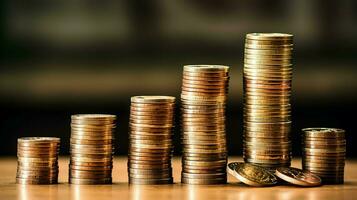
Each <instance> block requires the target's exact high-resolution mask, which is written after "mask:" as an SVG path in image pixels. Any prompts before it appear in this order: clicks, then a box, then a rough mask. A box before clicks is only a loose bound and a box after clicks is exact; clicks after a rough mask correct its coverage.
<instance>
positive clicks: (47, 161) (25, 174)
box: [16, 137, 60, 184]
mask: <svg viewBox="0 0 357 200" xmlns="http://www.w3.org/2000/svg"><path fill="white" fill-rule="evenodd" d="M59 148H60V139H59V138H54V137H24V138H19V139H18V140H17V158H18V162H17V174H16V182H17V183H20V184H55V183H57V182H58V152H59Z"/></svg>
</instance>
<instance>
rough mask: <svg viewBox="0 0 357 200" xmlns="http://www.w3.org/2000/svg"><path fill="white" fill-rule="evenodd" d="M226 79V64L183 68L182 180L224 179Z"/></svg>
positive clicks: (227, 70)
mask: <svg viewBox="0 0 357 200" xmlns="http://www.w3.org/2000/svg"><path fill="white" fill-rule="evenodd" d="M228 82H229V67H228V66H221V65H187V66H184V68H183V80H182V93H181V101H182V107H181V112H182V118H181V125H182V136H181V137H182V138H181V140H182V145H183V146H182V153H183V157H182V173H181V182H182V183H186V184H222V183H226V182H227V172H226V165H227V147H226V132H225V131H226V130H225V108H226V99H227V93H228Z"/></svg>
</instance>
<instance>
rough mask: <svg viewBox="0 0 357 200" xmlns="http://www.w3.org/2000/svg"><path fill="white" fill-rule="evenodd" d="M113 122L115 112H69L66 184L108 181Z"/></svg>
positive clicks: (110, 164) (111, 159)
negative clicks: (69, 155)
mask: <svg viewBox="0 0 357 200" xmlns="http://www.w3.org/2000/svg"><path fill="white" fill-rule="evenodd" d="M115 121H116V116H115V115H105V114H81V115H72V117H71V139H70V153H71V158H70V163H69V183H72V184H110V183H112V169H113V154H114V135H113V132H114V129H115Z"/></svg>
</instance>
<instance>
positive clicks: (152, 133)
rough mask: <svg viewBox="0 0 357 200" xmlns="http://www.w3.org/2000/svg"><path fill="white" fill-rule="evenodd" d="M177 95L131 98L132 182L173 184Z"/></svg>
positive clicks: (129, 171)
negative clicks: (172, 161) (172, 160)
mask: <svg viewBox="0 0 357 200" xmlns="http://www.w3.org/2000/svg"><path fill="white" fill-rule="evenodd" d="M174 106H175V97H171V96H135V97H132V98H131V107H130V124H129V126H130V132H129V144H130V145H129V158H128V176H129V183H131V184H170V183H173V178H172V166H171V158H172V152H173V141H172V140H173V130H172V129H173V122H174V118H173V114H174Z"/></svg>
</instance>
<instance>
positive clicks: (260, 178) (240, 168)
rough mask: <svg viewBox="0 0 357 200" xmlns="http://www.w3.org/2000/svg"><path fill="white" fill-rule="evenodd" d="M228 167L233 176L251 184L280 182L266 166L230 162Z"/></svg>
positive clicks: (261, 184)
mask: <svg viewBox="0 0 357 200" xmlns="http://www.w3.org/2000/svg"><path fill="white" fill-rule="evenodd" d="M228 168H229V169H230V170H228V172H229V173H230V174H231V175H232V176H234V177H235V178H237V179H238V180H240V181H241V182H243V183H245V184H247V185H250V186H256V187H263V186H272V185H275V184H277V182H278V180H277V178H276V177H275V176H274V174H272V173H271V172H269V171H268V170H266V169H265V168H263V167H259V166H255V165H252V164H249V163H237V162H235V163H229V164H228Z"/></svg>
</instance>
